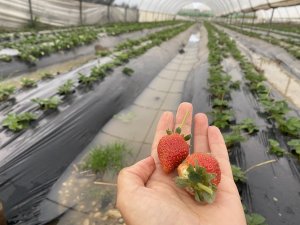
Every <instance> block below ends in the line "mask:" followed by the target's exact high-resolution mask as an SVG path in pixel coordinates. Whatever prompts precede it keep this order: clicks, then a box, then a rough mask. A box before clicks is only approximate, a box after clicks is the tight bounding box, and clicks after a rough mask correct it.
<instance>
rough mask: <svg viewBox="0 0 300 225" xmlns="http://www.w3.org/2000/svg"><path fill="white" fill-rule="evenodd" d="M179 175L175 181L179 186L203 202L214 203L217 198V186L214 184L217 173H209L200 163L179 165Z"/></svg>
mask: <svg viewBox="0 0 300 225" xmlns="http://www.w3.org/2000/svg"><path fill="white" fill-rule="evenodd" d="M178 174H179V177H177V178H176V180H175V182H176V184H177V186H178V187H180V188H185V189H186V190H187V191H188V192H189V193H190V194H192V195H194V196H195V200H196V201H198V202H203V203H212V202H213V201H214V200H215V196H216V191H217V186H216V185H215V184H214V182H213V180H214V179H215V177H216V176H215V174H213V173H208V172H207V171H206V169H205V168H204V167H201V166H199V165H195V166H192V165H188V164H185V163H183V164H181V165H180V166H179V167H178Z"/></svg>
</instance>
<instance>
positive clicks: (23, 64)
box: [0, 21, 180, 78]
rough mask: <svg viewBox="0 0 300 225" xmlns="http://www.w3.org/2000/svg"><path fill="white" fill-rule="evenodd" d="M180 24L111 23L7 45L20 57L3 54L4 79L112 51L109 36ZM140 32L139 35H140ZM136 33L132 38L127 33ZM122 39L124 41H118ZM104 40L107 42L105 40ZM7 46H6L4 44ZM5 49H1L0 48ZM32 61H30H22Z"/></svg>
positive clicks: (2, 74)
mask: <svg viewBox="0 0 300 225" xmlns="http://www.w3.org/2000/svg"><path fill="white" fill-rule="evenodd" d="M176 24H180V22H178V21H176V22H174V21H166V22H159V23H158V22H157V23H155V22H152V23H141V24H137V23H124V24H111V25H109V26H108V25H107V26H105V27H84V28H78V29H74V30H73V31H72V32H58V33H53V34H51V35H50V34H49V35H46V36H45V35H35V36H34V37H28V38H27V39H24V40H23V39H21V40H19V41H18V42H9V43H7V44H5V45H6V46H7V47H10V48H17V49H18V50H19V53H20V55H19V56H15V57H10V56H9V60H7V56H6V55H2V56H1V57H3V59H4V61H3V60H2V61H1V60H0V68H1V69H0V77H1V78H6V77H8V76H9V77H12V76H16V75H18V74H21V73H25V72H30V71H35V70H37V69H39V68H43V67H46V66H49V65H53V64H56V63H60V62H63V61H67V60H70V59H74V58H78V57H80V56H84V55H88V54H95V53H96V52H97V51H98V48H99V47H100V48H104V49H105V48H108V47H111V46H107V45H106V41H105V40H106V39H107V37H116V39H117V40H118V41H120V39H121V40H124V39H122V36H124V37H125V38H132V37H134V36H140V35H143V30H148V31H151V30H152V29H159V28H164V27H168V26H173V25H176ZM136 32H137V33H136ZM130 33H133V35H131V36H129V37H128V35H127V34H130ZM118 36H120V38H118ZM103 39H104V43H102V40H103ZM3 45H4V44H3ZM2 48H4V46H1V44H0V49H2ZM21 56H22V57H23V59H28V60H27V61H26V60H25V61H24V60H22V59H21V58H20V57H21Z"/></svg>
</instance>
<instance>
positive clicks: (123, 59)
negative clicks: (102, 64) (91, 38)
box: [116, 53, 129, 63]
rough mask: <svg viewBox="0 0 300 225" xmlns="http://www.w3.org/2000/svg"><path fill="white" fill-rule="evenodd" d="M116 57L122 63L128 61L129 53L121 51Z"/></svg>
mask: <svg viewBox="0 0 300 225" xmlns="http://www.w3.org/2000/svg"><path fill="white" fill-rule="evenodd" d="M116 58H117V59H118V60H120V61H121V62H123V63H128V62H129V55H128V54H126V53H122V54H120V55H118V56H116Z"/></svg>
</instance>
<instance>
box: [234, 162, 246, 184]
mask: <svg viewBox="0 0 300 225" xmlns="http://www.w3.org/2000/svg"><path fill="white" fill-rule="evenodd" d="M231 170H232V175H233V179H234V181H235V182H242V183H245V182H246V180H247V177H246V174H245V172H244V171H243V170H242V169H241V168H240V167H238V166H235V165H231Z"/></svg>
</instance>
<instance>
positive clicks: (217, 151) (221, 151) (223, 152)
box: [208, 126, 232, 176]
mask: <svg viewBox="0 0 300 225" xmlns="http://www.w3.org/2000/svg"><path fill="white" fill-rule="evenodd" d="M208 144H209V148H210V151H211V153H212V154H213V156H214V157H215V158H216V159H217V161H218V162H219V164H220V169H221V171H222V174H224V175H227V176H232V171H231V166H230V162H229V156H228V151H227V148H226V145H225V142H224V138H223V136H222V134H221V132H220V130H219V128H217V127H215V126H209V127H208Z"/></svg>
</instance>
